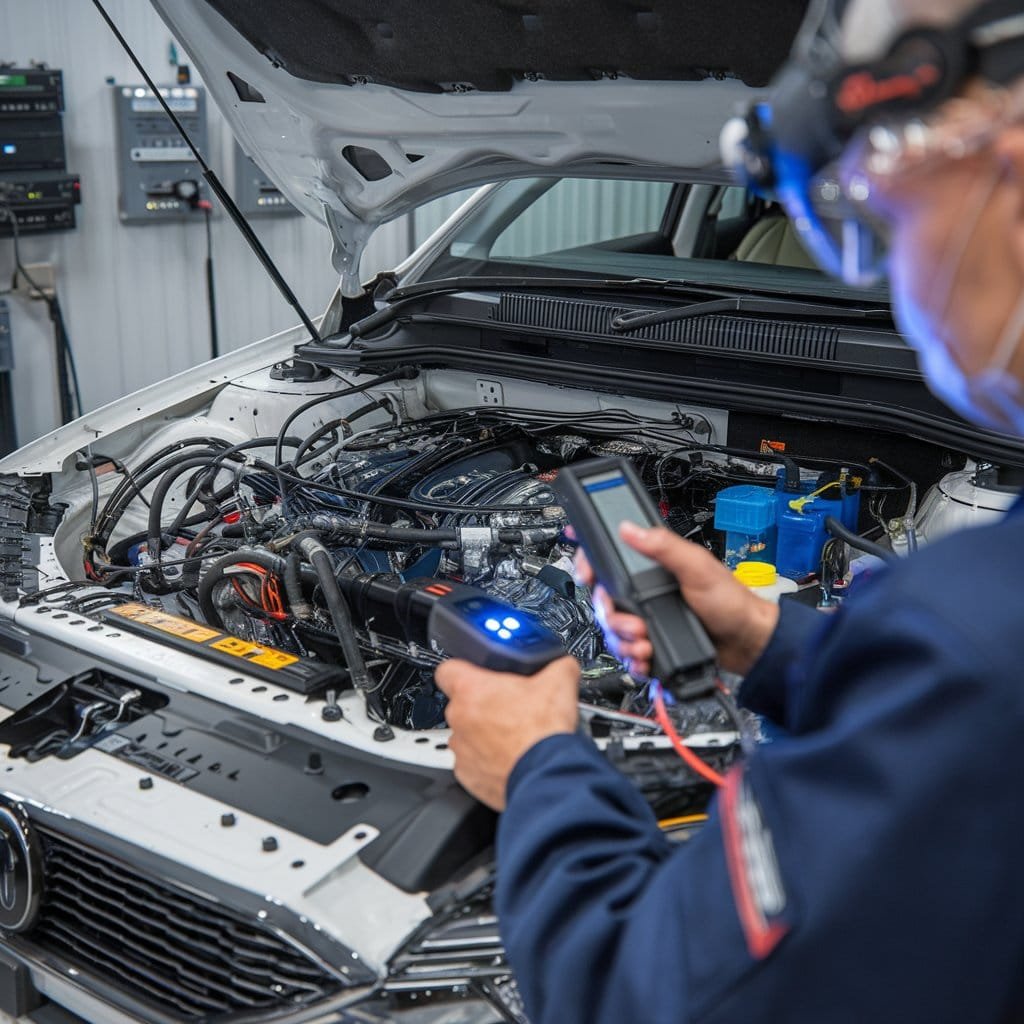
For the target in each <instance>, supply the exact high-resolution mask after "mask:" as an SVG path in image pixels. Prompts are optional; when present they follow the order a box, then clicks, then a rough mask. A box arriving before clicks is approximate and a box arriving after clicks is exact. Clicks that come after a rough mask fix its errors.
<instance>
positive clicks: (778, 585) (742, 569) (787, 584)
mask: <svg viewBox="0 0 1024 1024" xmlns="http://www.w3.org/2000/svg"><path fill="white" fill-rule="evenodd" d="M732 574H733V576H735V577H736V579H738V580H739V581H740V583H742V584H743V585H744V586H745V587H748V588H749V589H750V590H751V591H752V592H753V593H755V594H757V596H758V597H763V598H764V599H765V600H766V601H772V602H774V603H775V604H778V603H779V598H780V597H782V595H783V594H792V593H794V592H795V591H796V590H798V589H799V588H798V587H797V585H796V582H795V581H794V580H791V579H789V578H787V577H786V576H780V575H779V574H778V573H777V572H776V570H775V566H774V565H772V564H771V562H740V564H739V565H737V566H736V568H735V569H733V573H732Z"/></svg>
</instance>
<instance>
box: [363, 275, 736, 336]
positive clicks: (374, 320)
mask: <svg viewBox="0 0 1024 1024" xmlns="http://www.w3.org/2000/svg"><path fill="white" fill-rule="evenodd" d="M564 290H568V291H575V292H587V291H611V292H615V291H621V292H637V291H643V292H656V293H658V294H662V295H665V294H668V295H693V296H696V297H699V298H702V299H704V298H707V297H708V296H709V295H713V296H721V297H723V298H730V299H733V298H736V297H738V296H737V294H736V291H735V290H733V289H729V288H719V287H716V286H714V285H704V284H699V283H695V282H691V281H680V280H673V279H664V280H663V279H661V278H656V277H634V278H631V279H629V280H622V279H620V278H593V279H589V280H588V279H587V278H579V277H445V278H440V279H439V280H436V281H424V282H422V283H421V284H412V285H409V286H408V287H406V288H394V289H392V290H391V291H390V292H388V293H387V295H385V296H384V298H385V300H386V301H387V302H388V305H387V306H385V307H384V309H378V310H377V311H376V312H375V313H371V314H370V315H369V316H367V317H363V319H362V320H357V321H356V322H355V323H354V324H352V326H351V327H350V328H349V334H351V335H352V336H353V337H354V338H362V337H365V336H366V335H367V334H369V333H370V332H371V331H375V330H377V328H379V327H383V326H384V325H385V324H389V323H391V321H392V320H396V319H397V318H398V317H399V316H401V315H402V313H404V312H405V310H406V308H408V307H409V306H411V305H414V304H415V303H416V302H417V301H419V300H420V299H424V298H430V297H432V296H434V295H445V294H450V293H451V292H470V291H474V292H486V291H564Z"/></svg>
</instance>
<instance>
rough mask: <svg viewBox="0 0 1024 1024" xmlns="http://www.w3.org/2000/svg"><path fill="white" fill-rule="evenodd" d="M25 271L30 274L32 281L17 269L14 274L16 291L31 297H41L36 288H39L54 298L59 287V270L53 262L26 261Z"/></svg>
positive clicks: (44, 293) (47, 296)
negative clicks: (55, 268) (57, 270)
mask: <svg viewBox="0 0 1024 1024" xmlns="http://www.w3.org/2000/svg"><path fill="white" fill-rule="evenodd" d="M25 273H26V274H28V278H31V279H32V283H29V280H28V278H26V276H25V274H23V273H22V272H21V271H20V270H18V271H16V272H15V275H14V291H15V292H16V293H17V294H18V295H24V296H26V297H27V298H30V299H38V298H41V297H42V296H40V294H39V292H38V291H37V290H36V289H37V288H38V289H41V290H42V292H43V295H45V296H46V298H48V299H49V298H53V294H54V292H55V291H56V289H57V272H56V270H54V266H53V264H52V263H26V264H25Z"/></svg>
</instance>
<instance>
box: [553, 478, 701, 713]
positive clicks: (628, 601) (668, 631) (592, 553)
mask: <svg viewBox="0 0 1024 1024" xmlns="http://www.w3.org/2000/svg"><path fill="white" fill-rule="evenodd" d="M555 488H556V490H557V491H558V495H559V498H560V499H561V501H562V504H563V505H564V506H565V510H566V512H567V513H568V516H569V521H570V522H571V523H572V525H573V529H574V530H575V531H576V537H577V539H578V540H579V542H580V544H581V545H582V546H583V550H584V551H585V552H586V555H587V558H588V559H589V561H590V564H591V566H592V567H593V570H594V576H595V577H596V579H597V581H598V582H599V583H600V584H601V585H602V586H603V587H604V588H605V590H607V591H608V594H609V595H610V596H611V599H612V601H613V602H614V603H615V606H616V607H617V608H619V609H621V610H622V611H627V612H632V613H633V614H634V615H639V616H640V617H641V618H642V619H643V620H644V621H645V622H646V624H647V633H648V635H649V637H650V640H651V646H652V647H653V648H654V658H653V662H654V675H655V676H656V677H657V678H658V679H659V680H660V681H661V684H662V686H664V688H665V689H666V690H667V691H668V692H669V693H671V694H672V695H673V696H674V697H676V698H677V699H680V700H689V699H691V698H694V697H700V696H704V695H706V694H708V693H710V692H711V691H712V690H713V689H714V686H715V682H716V679H717V666H716V660H715V649H714V647H713V646H712V643H711V641H710V640H709V639H708V635H707V633H706V632H705V631H704V627H703V626H702V625H701V624H700V621H699V620H698V619H697V617H696V616H695V615H694V614H693V612H692V611H691V610H690V608H689V607H688V606H687V604H686V602H685V601H684V600H683V595H682V593H680V590H679V583H678V581H677V580H676V578H675V577H674V576H673V575H672V574H671V573H670V572H669V571H668V570H667V569H665V568H664V567H663V566H661V565H659V564H658V563H657V562H655V561H653V560H652V559H650V558H648V557H647V556H646V555H642V554H641V553H640V552H639V551H635V550H634V549H633V548H631V547H630V546H629V545H628V544H626V543H625V541H623V540H622V538H621V537H620V536H619V525H620V524H621V523H623V522H625V521H626V520H629V521H630V522H633V523H636V524H637V525H638V526H646V527H649V526H661V525H662V521H661V516H660V515H659V513H658V509H657V507H656V506H655V504H654V502H653V501H652V500H651V497H650V495H649V494H648V493H647V489H646V488H645V487H644V485H643V481H642V480H641V479H640V477H639V476H638V474H637V472H636V470H635V469H634V468H633V465H632V463H630V462H629V461H628V460H626V459H590V460H587V461H586V462H577V463H575V464H573V465H571V466H565V467H564V468H562V469H560V470H559V471H558V477H557V478H556V481H555Z"/></svg>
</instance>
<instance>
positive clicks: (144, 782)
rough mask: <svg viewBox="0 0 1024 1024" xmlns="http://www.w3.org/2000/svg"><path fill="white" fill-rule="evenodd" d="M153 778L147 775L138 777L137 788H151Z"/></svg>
mask: <svg viewBox="0 0 1024 1024" xmlns="http://www.w3.org/2000/svg"><path fill="white" fill-rule="evenodd" d="M152 788H153V780H152V779H151V778H150V777H149V776H148V775H147V776H146V777H145V778H144V779H139V789H152Z"/></svg>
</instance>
